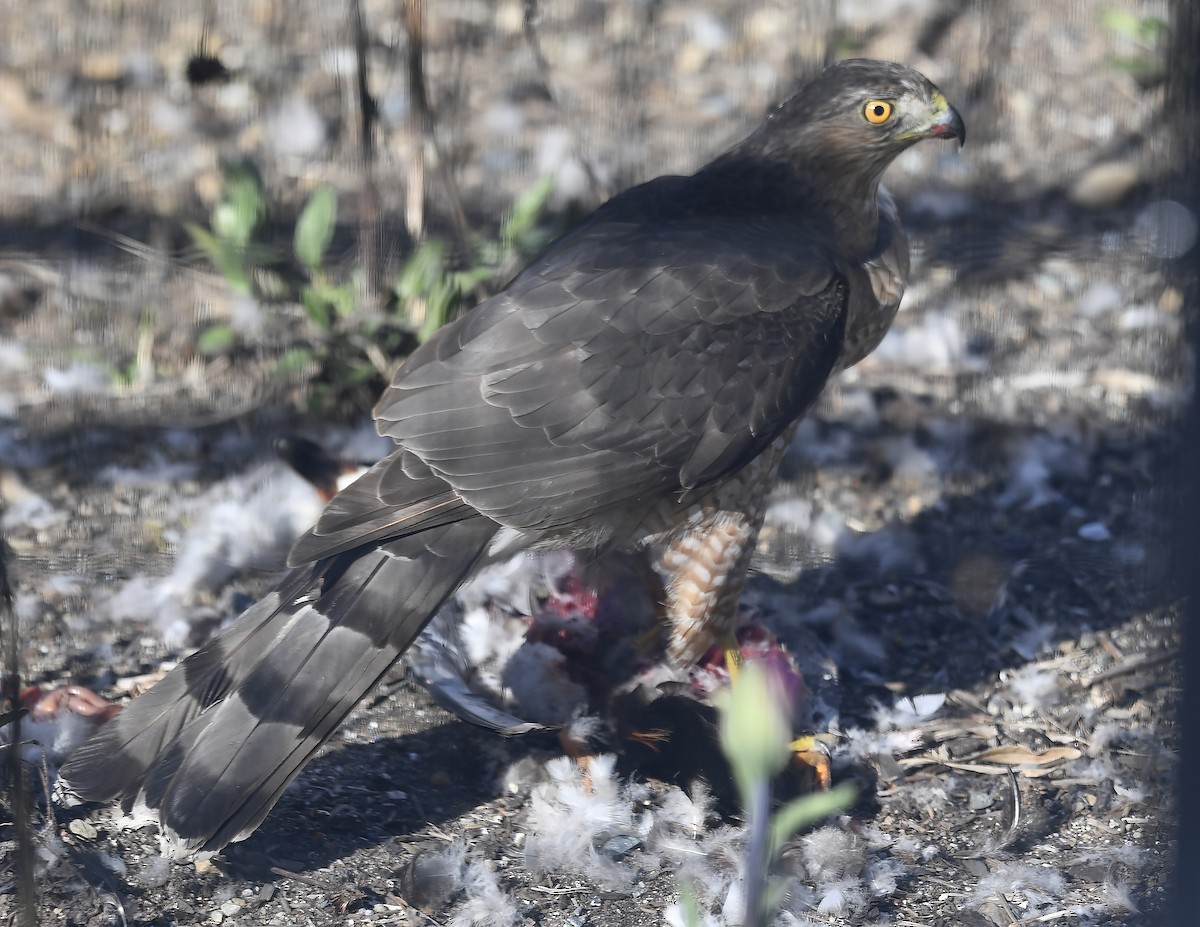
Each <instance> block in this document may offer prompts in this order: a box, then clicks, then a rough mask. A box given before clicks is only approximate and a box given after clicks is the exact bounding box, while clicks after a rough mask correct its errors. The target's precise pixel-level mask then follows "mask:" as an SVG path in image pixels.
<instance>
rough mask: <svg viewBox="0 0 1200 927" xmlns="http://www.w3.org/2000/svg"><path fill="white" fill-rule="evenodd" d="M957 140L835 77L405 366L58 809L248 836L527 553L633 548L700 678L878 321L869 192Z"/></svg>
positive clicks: (885, 215)
mask: <svg viewBox="0 0 1200 927" xmlns="http://www.w3.org/2000/svg"><path fill="white" fill-rule="evenodd" d="M881 117H882V118H881ZM874 120H878V124H876V123H875V121H874ZM963 136H964V130H963V125H962V122H961V120H960V119H959V117H958V115H957V113H955V111H954V110H953V109H952V108H950V107H949V105H948V104H947V103H946V101H945V98H944V97H942V95H941V94H940V93H939V92H938V91H937V90H936V88H934V87H933V86H932V85H931V84H930V83H929V82H928V81H927V80H926V79H925V78H924V77H922V76H921V75H920V74H918V73H916V72H915V71H912V70H909V69H907V68H904V67H901V66H899V65H893V64H886V63H882V62H875V61H846V62H841V63H839V64H836V65H834V66H832V67H830V68H827V69H826V70H825V71H823V72H822V73H821V74H819V75H817V76H816V77H815V78H814V79H813V80H811V81H809V82H808V83H807V84H805V85H804V86H803V87H801V88H800V90H799V91H798V92H797V93H796V94H795V96H793V97H791V98H790V99H789V100H788V101H786V102H785V103H783V104H782V105H781V106H780V107H779V108H778V109H777V110H776V111H775V112H774V113H772V114H771V116H770V117H769V118H768V119H767V120H766V122H765V123H764V124H763V125H762V126H761V127H760V128H759V129H758V130H757V131H755V132H754V133H753V134H752V135H751V136H750V137H749V138H747V139H746V140H745V141H743V142H741V143H740V144H738V145H736V146H734V147H733V148H732V149H730V150H729V151H728V152H726V153H725V154H723V155H721V156H720V157H718V158H717V159H716V160H715V161H713V162H712V163H711V164H709V165H707V166H706V167H704V168H702V169H701V170H700V171H698V172H697V173H695V174H693V175H691V176H689V177H661V178H659V179H657V180H653V181H651V182H649V183H646V184H642V185H641V186H639V187H635V188H633V189H631V190H628V191H626V192H625V193H622V194H621V195H619V196H617V197H614V198H613V199H612V200H611V201H609V202H608V203H606V204H605V205H603V206H602V207H600V208H599V209H598V210H596V212H595V213H593V214H592V215H591V216H590V217H588V218H587V219H585V220H584V221H583V222H581V223H580V224H579V225H578V226H577V227H576V228H575V229H574V230H572V231H571V232H569V233H567V234H566V235H564V236H563V237H562V238H560V239H559V240H558V241H556V242H554V243H553V244H552V245H550V246H549V247H548V248H547V249H546V250H545V252H543V253H542V254H541V255H540V256H539V257H537V258H536V259H535V260H534V261H532V262H531V263H530V265H529V266H528V267H527V268H526V269H525V270H524V271H522V272H521V273H520V274H519V275H518V276H517V277H516V278H515V279H514V280H513V281H512V283H511V284H509V286H508V287H507V288H506V289H505V290H504V291H503V292H501V293H499V294H497V295H496V296H494V297H493V298H491V299H489V300H487V301H486V302H485V303H483V304H482V305H480V306H478V307H477V308H476V309H474V310H473V311H472V312H470V313H468V314H467V315H466V316H464V317H463V318H461V319H459V320H458V321H456V322H455V323H453V324H451V325H449V326H447V327H446V328H445V329H443V330H442V331H440V332H438V333H437V335H435V336H434V337H433V338H432V339H430V340H429V341H428V342H427V343H426V344H424V345H423V346H422V347H421V348H420V349H418V350H417V351H416V352H414V354H413V355H412V356H411V357H410V358H409V359H408V360H407V362H406V363H405V364H404V366H403V367H402V368H401V369H400V370H399V372H398V373H397V374H396V377H395V379H394V381H393V383H392V385H391V386H390V387H389V388H388V389H387V391H386V392H385V393H384V395H383V396H382V398H381V399H380V401H379V403H378V405H377V406H376V409H375V414H376V418H377V420H378V425H379V430H380V432H381V433H383V434H385V435H389V436H390V437H392V438H393V439H394V440H395V441H396V445H397V447H396V449H395V450H394V451H393V452H392V453H391V454H390V455H389V456H388V457H386V458H385V459H383V460H382V461H380V462H379V463H378V464H376V465H375V466H374V467H373V468H372V469H371V470H370V471H368V472H367V473H366V474H365V475H364V476H362V477H361V478H359V480H358V481H357V482H355V483H354V484H353V485H351V486H350V487H349V488H347V489H346V490H344V491H342V492H341V493H340V494H338V495H337V496H336V497H334V499H333V500H332V501H331V502H330V503H329V505H328V507H327V508H326V510H325V512H324V514H323V515H322V516H321V518H320V520H319V521H318V523H317V525H316V526H315V527H314V528H313V529H312V530H311V531H310V532H309V533H308V534H307V535H305V536H304V537H303V538H301V539H300V541H299V542H298V543H297V544H296V546H295V548H294V549H293V551H292V555H291V563H292V565H293V570H292V572H291V573H290V574H289V575H288V576H287V577H285V578H284V579H283V580H282V582H281V583H280V584H279V586H278V587H277V588H276V589H275V590H274V591H273V592H271V593H270V594H269V595H267V596H266V597H265V598H264V599H263V600H262V601H260V602H259V603H257V604H256V605H254V606H253V607H251V608H250V609H249V610H247V611H246V613H245V614H243V615H242V616H241V617H240V618H239V619H238V620H237V622H236V623H235V624H234V625H233V626H232V627H230V628H229V629H228V630H227V631H226V632H224V633H223V634H221V635H220V636H219V637H218V638H216V639H215V640H213V641H212V642H211V643H209V644H208V645H207V646H205V647H204V648H202V649H201V650H200V651H198V652H197V653H195V654H194V655H193V656H191V657H190V658H188V659H187V660H185V661H184V662H183V663H182V664H181V665H180V666H179V667H178V668H177V669H176V670H175V671H174V672H172V673H171V674H169V675H168V676H167V678H166V679H164V680H163V681H162V682H160V683H159V684H158V685H157V686H155V687H154V689H152V690H151V691H150V692H149V693H147V694H145V695H143V696H141V697H140V698H138V699H136V700H135V701H134V702H133V703H132V704H131V705H130V706H129V707H128V708H127V709H126V710H125V711H124V712H123V713H122V714H121V715H120V716H119V717H118V718H117V719H116V720H114V721H113V722H111V723H109V724H108V725H106V726H105V727H104V728H102V729H101V730H100V731H99V732H98V733H97V734H96V735H95V736H94V737H93V738H92V739H91V740H90V741H88V742H87V743H86V744H85V745H84V746H83V747H82V748H80V750H79V751H78V752H77V753H76V754H75V755H74V757H73V758H72V760H71V761H70V762H69V763H68V764H67V765H66V766H65V767H64V768H63V770H62V773H61V778H62V783H63V788H64V791H65V792H67V793H73V794H74V795H75V796H77V797H79V798H82V799H85V800H90V801H105V800H111V799H121V800H123V801H125V802H127V803H133V802H134V801H137V800H140V801H141V802H143V803H145V804H146V805H148V806H149V807H150V808H151V809H153V810H154V811H155V812H156V813H157V815H158V817H159V820H160V821H161V824H162V826H163V830H164V834H165V835H166V837H167V842H168V845H169V846H170V847H172V848H174V849H175V850H176V851H177V852H187V851H195V850H206V851H208V850H216V849H219V848H220V847H222V846H223V845H225V844H226V843H228V842H229V841H231V840H237V839H240V838H242V837H244V836H246V835H247V834H249V833H250V832H251V831H252V830H253V829H254V828H255V827H256V826H257V825H258V824H259V823H260V822H261V821H262V819H263V817H264V816H265V815H266V814H267V812H268V811H269V810H270V808H271V806H272V805H273V804H274V803H275V801H276V800H277V799H278V797H279V795H280V793H281V792H282V791H283V789H284V788H285V787H286V786H287V784H288V783H289V782H290V781H291V780H292V779H293V778H294V777H295V776H296V775H297V774H298V773H299V772H300V770H301V769H302V768H303V766H304V764H305V763H306V762H307V761H308V759H309V758H310V757H311V756H312V755H313V753H314V751H316V749H317V748H318V747H319V746H320V745H321V743H322V742H323V741H324V740H325V739H326V738H327V737H328V736H329V735H330V734H331V733H332V732H333V731H334V729H335V728H336V727H337V725H338V724H339V723H340V722H341V721H342V719H343V718H344V717H345V715H346V714H347V712H349V710H350V709H351V708H352V707H353V706H354V705H355V703H357V702H358V701H359V699H361V698H362V697H363V695H364V694H365V693H366V692H367V691H368V690H369V689H370V688H371V687H372V686H373V685H374V683H375V682H376V681H377V680H378V679H379V678H380V677H381V676H382V675H383V674H384V673H385V672H386V671H387V670H388V668H389V667H390V666H391V665H392V664H393V663H394V662H395V661H396V660H397V659H398V658H399V657H400V655H401V654H402V653H403V652H404V650H405V648H407V647H408V646H409V644H410V643H411V642H412V640H413V639H414V638H415V637H416V635H417V634H418V633H419V632H420V630H421V628H422V627H424V625H425V623H426V622H427V621H428V620H429V618H430V617H431V616H432V615H433V613H434V612H435V611H436V610H437V609H438V608H439V606H440V605H441V604H442V603H443V602H444V601H445V600H446V598H447V597H448V596H450V595H451V594H452V593H453V592H454V590H455V589H456V588H457V586H458V585H459V584H460V583H461V582H462V581H463V580H464V579H465V578H466V577H467V576H469V575H470V574H471V572H472V571H473V570H475V569H476V568H477V567H478V566H479V565H481V564H484V563H488V562H491V561H494V560H496V559H499V558H502V557H506V556H508V555H510V554H512V553H513V552H514V551H516V550H519V549H521V548H549V547H570V548H575V549H581V550H584V551H591V552H594V553H597V554H599V553H603V552H604V551H608V550H614V549H615V550H639V549H645V550H648V551H650V552H651V554H652V555H653V556H654V557H656V558H657V563H658V566H659V568H660V570H661V571H662V572H663V573H664V579H665V583H664V584H665V588H666V591H667V603H666V604H667V612H668V618H669V620H670V622H671V627H672V633H671V642H670V646H669V648H668V654H669V656H670V658H672V659H674V660H677V661H681V662H683V661H688V660H693V659H695V658H697V657H698V656H699V655H700V654H701V653H703V652H704V651H705V650H706V649H707V648H708V646H709V645H710V643H711V642H712V641H713V640H715V639H716V638H717V637H719V636H721V635H723V634H726V633H728V632H729V631H730V630H732V627H733V621H734V615H735V612H736V608H737V602H738V598H739V595H740V593H741V589H742V584H743V582H744V575H745V570H746V567H747V565H748V562H749V558H750V555H751V553H752V551H753V548H754V543H755V539H756V537H757V534H758V530H759V527H760V526H761V523H762V517H763V499H764V495H765V493H766V491H767V490H768V488H769V486H770V483H771V481H772V478H773V476H774V473H775V471H776V468H777V466H778V463H779V460H780V458H781V457H782V454H783V451H784V449H785V447H786V445H787V443H788V442H789V441H790V440H791V436H792V434H793V432H794V428H795V424H796V422H797V421H798V420H799V419H800V417H802V416H803V415H804V413H805V412H806V411H807V410H808V409H809V408H810V407H811V405H812V404H813V402H815V401H816V399H817V397H818V396H819V395H820V393H821V390H822V389H823V388H824V386H825V383H826V381H827V380H828V378H829V376H830V375H831V374H832V373H834V372H835V371H836V370H838V369H841V368H843V367H846V366H848V365H850V364H853V363H856V362H857V361H858V360H860V359H861V358H862V357H864V356H865V355H866V354H867V353H868V352H869V351H871V350H872V349H873V348H874V347H875V345H876V344H878V343H879V340H880V339H881V338H882V337H883V335H884V333H885V332H886V331H887V327H888V325H889V324H890V322H891V319H892V317H893V315H894V314H895V311H896V307H897V305H898V303H899V299H900V295H901V293H902V291H903V286H904V279H905V277H906V275H907V272H908V253H907V246H906V243H905V240H904V235H903V232H902V230H901V228H900V225H899V222H898V221H897V218H896V214H895V209H894V207H893V206H892V203H891V200H890V198H889V197H888V196H887V194H886V193H884V192H883V191H881V190H880V189H879V178H880V176H881V174H882V173H883V170H884V169H885V168H886V167H887V165H888V164H889V163H890V162H891V161H892V159H893V158H894V157H895V156H896V155H897V154H899V152H901V151H902V150H904V149H905V148H907V147H908V146H909V145H911V144H913V143H915V142H916V141H918V140H920V139H922V138H930V137H945V138H958V139H959V140H960V141H961V140H962V138H963Z"/></svg>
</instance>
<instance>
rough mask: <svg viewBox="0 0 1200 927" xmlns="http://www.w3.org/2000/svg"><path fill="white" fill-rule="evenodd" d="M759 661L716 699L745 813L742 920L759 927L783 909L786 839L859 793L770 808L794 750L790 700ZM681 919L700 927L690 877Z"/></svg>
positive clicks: (845, 791) (844, 788)
mask: <svg viewBox="0 0 1200 927" xmlns="http://www.w3.org/2000/svg"><path fill="white" fill-rule="evenodd" d="M776 682H777V680H774V679H773V678H772V677H771V676H770V675H769V674H768V671H767V670H766V669H764V668H763V666H762V665H761V664H757V663H748V664H746V665H745V666H743V667H742V668H741V669H740V671H739V672H738V673H737V678H736V680H735V681H734V683H733V684H732V685H731V686H730V687H729V689H728V690H727V691H726V692H725V693H723V695H722V697H721V698H719V699H718V701H717V709H718V711H719V713H720V722H719V725H720V736H721V750H722V752H723V753H724V754H725V756H726V758H727V759H728V760H729V765H730V768H731V769H732V771H733V779H734V783H735V784H736V785H737V788H738V793H739V795H740V797H741V800H742V807H743V809H744V810H745V813H746V830H747V840H746V867H745V880H744V892H745V899H746V909H745V916H744V918H743V921H742V923H743V925H745V927H761V925H763V924H767V923H769V922H770V920H771V917H772V914H773V913H774V912H776V911H778V909H779V905H780V901H781V900H782V897H783V892H784V885H783V884H782V882H781V881H780V880H778V879H776V878H774V877H772V875H771V870H772V868H773V867H774V864H775V862H776V860H777V859H778V857H779V852H780V850H781V849H782V847H783V845H784V844H785V843H786V842H787V840H788V839H790V838H791V837H792V835H793V834H795V833H796V832H797V831H799V830H800V829H801V828H803V827H807V826H808V825H809V824H813V823H816V822H817V821H820V820H821V819H822V818H825V817H828V816H829V815H830V814H834V813H835V812H837V811H840V810H842V809H843V808H846V807H848V806H849V805H850V804H851V803H852V802H853V801H854V788H853V787H852V786H850V785H848V784H847V785H841V786H838V787H837V788H834V789H831V790H830V791H828V792H817V793H814V794H812V795H805V796H802V797H800V798H796V799H793V800H792V801H790V802H788V803H787V804H785V805H783V806H782V807H781V808H779V809H778V810H777V811H775V812H774V814H772V812H771V805H772V798H771V783H772V780H774V779H775V777H776V776H777V775H778V774H779V773H780V772H782V771H783V769H784V767H785V766H786V765H787V763H788V761H789V758H790V755H791V751H792V746H791V744H792V717H791V708H790V705H789V702H788V699H787V697H786V696H785V695H784V693H783V691H782V687H781V686H779V685H777V684H776ZM680 907H681V910H682V915H683V918H684V923H686V924H688V925H691V927H699V925H700V923H701V920H700V906H699V902H698V901H697V898H696V892H695V889H694V887H693V886H691V885H690V884H684V885H683V886H681V889H680Z"/></svg>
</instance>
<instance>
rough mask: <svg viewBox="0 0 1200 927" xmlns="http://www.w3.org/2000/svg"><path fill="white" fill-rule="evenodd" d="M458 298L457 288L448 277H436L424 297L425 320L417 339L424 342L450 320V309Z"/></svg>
mask: <svg viewBox="0 0 1200 927" xmlns="http://www.w3.org/2000/svg"><path fill="white" fill-rule="evenodd" d="M457 298H458V288H457V287H455V285H454V280H453V279H452V278H450V277H438V278H437V280H435V281H434V283H433V286H432V287H430V289H429V295H428V296H426V297H425V321H424V322H423V323H422V325H421V330H420V331H419V332H418V333H417V340H418V341H420V342H421V343H422V344H424V343H425V342H426V341H428V340H429V339H430V338H431V337H433V334H434V332H436V331H437V330H438V329H439V328H441V327H442V326H443V325H445V324H446V323H447V322H449V321H450V310H451V309H452V308H454V302H455V300H456V299H457Z"/></svg>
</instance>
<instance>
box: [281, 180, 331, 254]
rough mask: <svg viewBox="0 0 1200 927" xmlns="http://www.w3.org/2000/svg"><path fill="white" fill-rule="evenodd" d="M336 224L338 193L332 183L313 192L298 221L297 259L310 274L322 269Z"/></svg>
mask: <svg viewBox="0 0 1200 927" xmlns="http://www.w3.org/2000/svg"><path fill="white" fill-rule="evenodd" d="M336 225H337V193H335V192H334V189H333V187H331V186H329V184H322V185H321V186H319V187H317V189H316V190H315V191H313V195H312V196H311V197H309V200H308V202H307V203H306V204H305V205H304V209H303V210H302V211H301V213H300V218H299V219H297V220H296V232H295V235H294V236H293V241H292V247H293V248H294V249H295V251H296V257H297V258H299V259H300V263H301V264H303V265H304V266H305V267H307V268H308V269H309V270H310V271H312V272H314V273H315V272H316V271H318V270H320V269H321V265H322V263H323V262H324V260H325V252H326V251H327V250H328V248H329V243H330V242H331V241H333V232H334V228H335V227H336Z"/></svg>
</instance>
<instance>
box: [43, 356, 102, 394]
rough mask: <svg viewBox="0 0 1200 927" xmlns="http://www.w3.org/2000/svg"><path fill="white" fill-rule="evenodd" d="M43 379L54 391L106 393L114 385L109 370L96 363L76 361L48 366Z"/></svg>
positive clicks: (63, 392)
mask: <svg viewBox="0 0 1200 927" xmlns="http://www.w3.org/2000/svg"><path fill="white" fill-rule="evenodd" d="M42 380H43V381H44V382H45V384H46V387H47V389H49V390H50V392H52V393H59V394H68V395H69V394H72V393H104V392H107V391H108V388H109V387H110V386H111V385H112V378H111V376H110V375H109V371H108V370H107V369H106V368H104V367H100V366H98V365H96V364H89V363H85V362H84V361H76V362H75V363H73V364H71V365H70V366H69V367H65V368H59V367H47V368H46V369H45V370H43V371H42Z"/></svg>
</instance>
